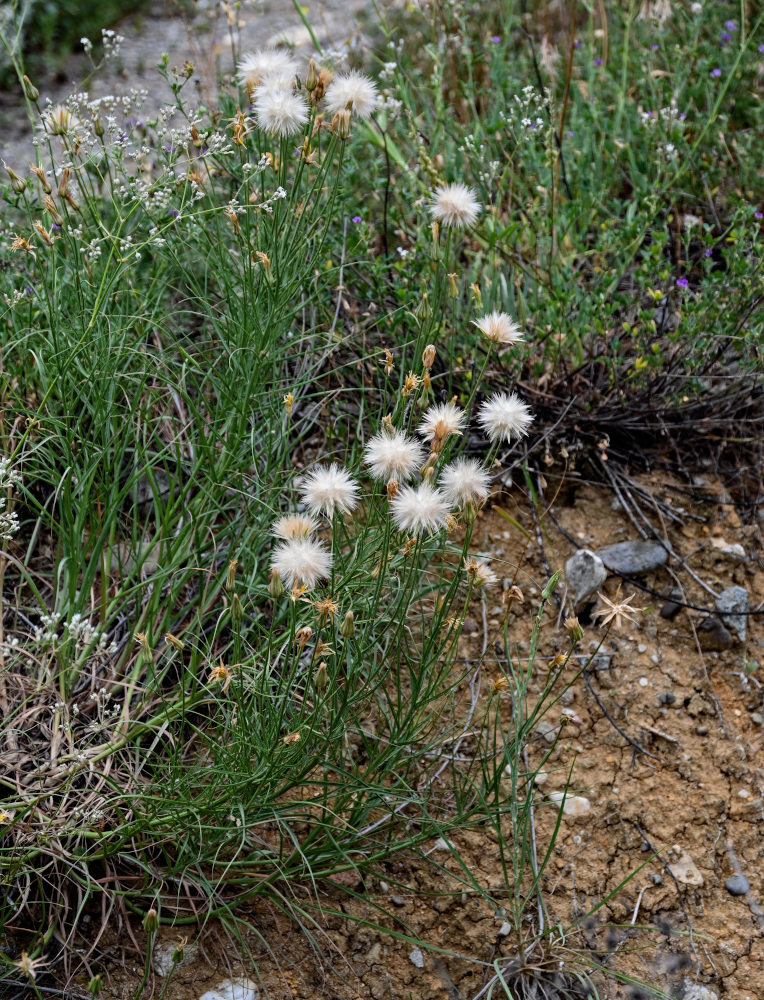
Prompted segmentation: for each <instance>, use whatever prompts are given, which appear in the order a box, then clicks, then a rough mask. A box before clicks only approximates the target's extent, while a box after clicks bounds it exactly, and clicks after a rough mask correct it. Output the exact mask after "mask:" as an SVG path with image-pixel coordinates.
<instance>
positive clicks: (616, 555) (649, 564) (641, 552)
mask: <svg viewBox="0 0 764 1000" xmlns="http://www.w3.org/2000/svg"><path fill="white" fill-rule="evenodd" d="M596 555H598V556H599V557H600V559H601V560H602V562H603V563H604V564H605V566H607V568H608V569H609V570H610V571H611V572H613V573H623V575H624V576H639V575H640V574H641V573H649V572H650V570H653V569H658V567H659V566H665V565H666V563H667V562H668V557H669V554H668V550H667V549H665V548H664V547H663V546H662V545H661V543H660V542H652V541H632V542H616V544H615V545H606V546H605V547H604V548H603V549H597V552H596Z"/></svg>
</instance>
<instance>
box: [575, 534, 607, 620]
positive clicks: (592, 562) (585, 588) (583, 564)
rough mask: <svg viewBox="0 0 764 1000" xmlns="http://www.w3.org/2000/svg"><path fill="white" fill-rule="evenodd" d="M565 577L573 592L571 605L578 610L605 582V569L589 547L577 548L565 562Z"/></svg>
mask: <svg viewBox="0 0 764 1000" xmlns="http://www.w3.org/2000/svg"><path fill="white" fill-rule="evenodd" d="M565 578H566V579H567V581H568V586H569V587H570V589H571V592H572V594H573V605H574V607H575V609H576V611H578V610H579V609H580V608H581V607H582V606H583V605H584V604H585V603H586V601H587V599H588V598H589V597H592V596H593V595H594V594H595V593H596V592H597V591H598V590H599V588H600V587H601V586H602V584H603V583H604V582H605V580H606V579H607V571H606V570H605V566H604V564H603V562H602V560H601V559H600V557H599V556H598V555H595V553H594V552H592V551H591V550H590V549H579V550H578V552H574V553H573V555H572V556H571V557H570V559H568V561H567V562H566V563H565Z"/></svg>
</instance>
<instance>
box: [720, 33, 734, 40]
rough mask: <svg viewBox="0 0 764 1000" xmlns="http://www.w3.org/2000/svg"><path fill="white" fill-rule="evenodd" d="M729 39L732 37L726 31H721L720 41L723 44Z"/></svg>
mask: <svg viewBox="0 0 764 1000" xmlns="http://www.w3.org/2000/svg"><path fill="white" fill-rule="evenodd" d="M730 38H732V35H731V34H730V33H729V32H728V31H723V32H722V41H723V42H728V41H729V40H730Z"/></svg>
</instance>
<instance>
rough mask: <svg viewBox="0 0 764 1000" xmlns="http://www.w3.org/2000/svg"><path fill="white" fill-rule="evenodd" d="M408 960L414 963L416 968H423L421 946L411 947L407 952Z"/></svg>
mask: <svg viewBox="0 0 764 1000" xmlns="http://www.w3.org/2000/svg"><path fill="white" fill-rule="evenodd" d="M409 961H410V962H411V964H412V965H415V966H416V967H417V969H423V968H424V955H423V954H422V949H421V948H412V950H411V951H410V952H409Z"/></svg>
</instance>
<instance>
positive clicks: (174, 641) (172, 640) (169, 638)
mask: <svg viewBox="0 0 764 1000" xmlns="http://www.w3.org/2000/svg"><path fill="white" fill-rule="evenodd" d="M164 638H165V642H166V643H167V645H168V646H172V648H173V649H175V650H177V651H178V652H179V653H182V652H183V650H184V649H185V648H186V646H185V643H183V642H181V640H180V639H179V638H178V637H177V635H173V634H172V632H166V633H165V637H164Z"/></svg>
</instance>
